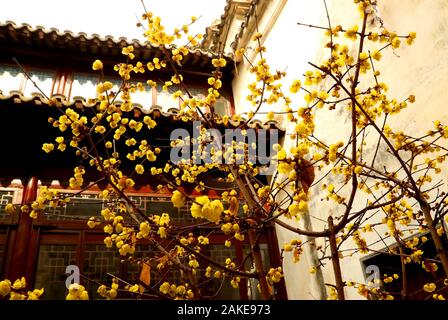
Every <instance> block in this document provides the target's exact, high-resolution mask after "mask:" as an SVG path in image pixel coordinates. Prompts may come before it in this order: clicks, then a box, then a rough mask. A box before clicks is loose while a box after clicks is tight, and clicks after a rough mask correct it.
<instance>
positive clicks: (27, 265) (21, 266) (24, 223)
mask: <svg viewBox="0 0 448 320" xmlns="http://www.w3.org/2000/svg"><path fill="white" fill-rule="evenodd" d="M37 187H38V179H37V178H36V177H31V178H30V179H29V180H28V182H27V184H26V185H25V188H24V190H23V197H22V205H23V204H28V205H30V204H31V202H33V201H34V200H36V196H37ZM32 224H33V219H32V218H30V216H29V215H28V214H22V213H21V214H20V218H19V225H18V227H17V231H16V234H15V238H14V244H13V246H12V247H13V250H12V253H11V259H10V260H9V261H10V263H9V265H8V266H7V269H6V278H7V279H10V280H11V281H15V280H16V279H20V278H21V277H26V278H27V279H26V280H27V283H28V284H29V283H30V281H31V280H32V279H29V275H30V274H32V271H33V270H32V268H33V267H34V263H33V261H28V260H29V259H28V257H29V254H30V253H31V252H30V247H31V244H32V243H34V242H35V241H32V233H33V232H32V231H33V230H32V228H33V226H32Z"/></svg>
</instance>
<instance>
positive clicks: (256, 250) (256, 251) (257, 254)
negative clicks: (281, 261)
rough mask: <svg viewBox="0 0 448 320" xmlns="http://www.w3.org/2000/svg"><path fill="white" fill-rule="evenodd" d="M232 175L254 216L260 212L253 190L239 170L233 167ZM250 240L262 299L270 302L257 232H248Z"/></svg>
mask: <svg viewBox="0 0 448 320" xmlns="http://www.w3.org/2000/svg"><path fill="white" fill-rule="evenodd" d="M231 172H232V175H233V176H234V177H235V180H236V183H237V185H238V187H239V189H240V191H241V192H242V193H243V197H244V199H245V200H246V202H247V205H248V207H249V209H250V211H251V212H253V213H254V214H255V213H256V212H257V211H258V205H257V203H256V202H255V199H254V197H253V193H252V191H251V190H249V188H248V186H247V185H246V183H245V182H244V181H243V179H242V177H241V176H240V175H239V174H238V170H237V169H235V168H233V167H231ZM248 238H249V245H250V250H251V254H252V259H253V262H254V266H255V270H256V272H257V274H258V281H259V284H260V291H261V298H262V299H263V300H269V299H270V298H271V293H270V290H269V285H268V282H267V280H266V275H265V272H264V266H263V259H262V256H261V251H260V247H259V245H258V244H257V243H256V241H257V236H256V232H255V231H254V230H252V229H251V230H249V232H248Z"/></svg>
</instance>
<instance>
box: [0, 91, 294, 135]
mask: <svg viewBox="0 0 448 320" xmlns="http://www.w3.org/2000/svg"><path fill="white" fill-rule="evenodd" d="M52 98H54V99H55V100H56V101H57V103H59V104H60V105H59V106H58V107H67V108H75V109H81V108H93V107H95V106H97V105H98V102H99V101H98V100H95V103H91V102H90V101H89V99H86V98H85V97H81V96H76V97H73V99H72V101H68V100H67V98H66V97H65V96H64V95H60V94H57V95H53V96H52ZM0 102H13V103H14V104H21V103H34V104H35V105H37V106H42V105H45V106H50V103H49V101H48V99H47V98H45V97H44V96H43V95H42V94H41V93H37V92H36V93H32V94H31V97H25V96H24V95H23V93H22V92H21V91H18V90H14V91H11V92H10V93H9V95H3V94H2V93H1V91H0ZM121 103H122V102H121V101H118V100H117V101H116V102H115V104H116V105H120V104H121ZM132 107H133V108H132V109H131V111H134V110H138V111H140V112H141V113H143V114H145V115H150V116H152V115H153V116H155V117H159V116H163V117H164V118H173V119H174V118H175V117H177V116H178V114H179V112H180V110H179V109H178V108H169V109H168V110H167V111H164V110H163V108H162V107H160V106H157V105H155V106H152V107H151V108H149V109H147V108H143V106H142V105H141V104H139V103H134V104H133V105H132ZM246 121H247V120H245V119H241V120H240V121H233V120H231V119H229V123H230V124H231V125H232V126H233V127H238V126H240V125H242V124H244V123H245V122H246ZM247 126H248V127H249V128H252V129H257V128H258V129H265V130H268V129H277V130H280V131H282V132H285V128H283V127H282V126H281V125H280V124H279V123H278V122H277V121H274V120H269V121H265V122H263V121H261V120H258V119H253V120H251V121H249V122H248V123H247Z"/></svg>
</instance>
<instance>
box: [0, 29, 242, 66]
mask: <svg viewBox="0 0 448 320" xmlns="http://www.w3.org/2000/svg"><path fill="white" fill-rule="evenodd" d="M0 28H9V29H13V30H15V31H19V30H23V29H26V30H27V31H28V32H29V33H38V32H43V33H45V34H50V33H53V32H54V33H56V35H57V36H58V37H71V38H74V39H80V38H81V37H84V38H85V39H86V41H93V40H95V39H96V40H97V41H101V42H108V41H112V42H113V43H114V44H119V43H120V42H125V44H126V45H135V46H137V47H147V46H149V47H151V48H153V49H157V48H159V46H158V45H154V44H152V43H150V42H149V41H141V40H139V39H128V38H127V37H125V36H120V37H117V36H115V37H114V36H112V35H104V36H103V35H99V34H97V33H92V34H90V35H89V34H87V33H86V32H83V31H80V32H77V33H76V32H73V31H71V30H63V31H61V30H59V29H58V28H55V27H51V28H49V27H44V26H41V25H36V26H35V27H33V26H31V25H30V24H28V23H22V24H20V25H19V24H17V23H15V22H14V21H11V20H6V21H5V22H1V21H0ZM178 47H179V46H177V45H175V44H171V45H165V48H167V49H175V48H178ZM188 51H189V53H190V54H194V55H204V56H209V57H218V56H219V54H218V53H216V52H213V51H212V50H209V49H204V48H201V47H200V46H197V47H188ZM224 56H225V57H226V58H228V59H232V58H233V56H232V55H224Z"/></svg>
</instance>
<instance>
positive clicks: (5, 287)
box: [0, 277, 44, 300]
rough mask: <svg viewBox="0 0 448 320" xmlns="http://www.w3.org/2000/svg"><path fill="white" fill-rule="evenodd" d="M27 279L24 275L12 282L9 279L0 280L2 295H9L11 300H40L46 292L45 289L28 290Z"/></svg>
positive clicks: (0, 293) (0, 292)
mask: <svg viewBox="0 0 448 320" xmlns="http://www.w3.org/2000/svg"><path fill="white" fill-rule="evenodd" d="M25 288H26V280H25V278H24V277H22V278H21V279H17V280H16V281H14V283H13V284H11V281H10V280H8V279H5V280H2V281H0V296H1V297H7V296H8V295H9V300H38V299H39V298H40V296H41V295H42V294H43V293H44V289H34V290H33V291H26V290H25Z"/></svg>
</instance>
